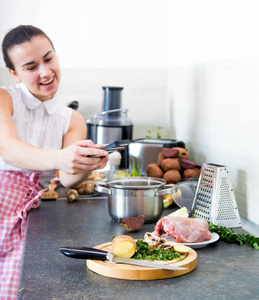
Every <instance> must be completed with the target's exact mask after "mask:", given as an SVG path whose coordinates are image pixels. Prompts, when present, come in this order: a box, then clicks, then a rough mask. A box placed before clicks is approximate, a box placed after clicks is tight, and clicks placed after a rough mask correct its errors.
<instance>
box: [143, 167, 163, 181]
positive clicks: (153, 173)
mask: <svg viewBox="0 0 259 300" xmlns="http://www.w3.org/2000/svg"><path fill="white" fill-rule="evenodd" d="M146 174H147V176H149V177H157V178H162V177H163V174H164V172H163V171H162V170H161V168H160V167H159V166H158V165H157V164H155V163H153V164H148V165H147V167H146Z"/></svg>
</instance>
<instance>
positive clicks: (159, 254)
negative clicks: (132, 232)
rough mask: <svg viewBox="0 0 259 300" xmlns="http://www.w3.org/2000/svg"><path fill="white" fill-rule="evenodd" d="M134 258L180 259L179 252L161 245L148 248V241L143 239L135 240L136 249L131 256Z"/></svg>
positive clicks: (152, 259)
mask: <svg viewBox="0 0 259 300" xmlns="http://www.w3.org/2000/svg"><path fill="white" fill-rule="evenodd" d="M132 258H134V259H139V260H142V259H144V260H151V261H154V260H160V261H166V260H173V259H179V260H181V259H180V253H178V252H175V251H174V250H171V249H166V250H165V249H164V248H163V247H162V248H161V249H158V248H156V247H155V248H154V249H149V248H148V243H146V242H143V240H137V251H136V253H135V254H134V256H133V257H132Z"/></svg>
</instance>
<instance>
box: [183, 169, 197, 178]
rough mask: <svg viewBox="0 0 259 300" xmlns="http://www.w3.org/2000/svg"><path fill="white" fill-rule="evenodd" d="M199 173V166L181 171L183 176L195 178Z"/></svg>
mask: <svg viewBox="0 0 259 300" xmlns="http://www.w3.org/2000/svg"><path fill="white" fill-rule="evenodd" d="M200 173H201V170H200V168H193V169H186V170H184V171H183V178H196V177H199V176H200Z"/></svg>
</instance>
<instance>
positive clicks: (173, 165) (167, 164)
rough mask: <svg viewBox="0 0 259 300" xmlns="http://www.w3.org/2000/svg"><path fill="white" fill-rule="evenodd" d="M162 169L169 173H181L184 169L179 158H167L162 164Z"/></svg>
mask: <svg viewBox="0 0 259 300" xmlns="http://www.w3.org/2000/svg"><path fill="white" fill-rule="evenodd" d="M161 168H162V169H163V171H164V172H167V171H169V170H177V171H181V170H182V167H181V165H180V162H179V158H166V159H164V160H163V161H162V163H161Z"/></svg>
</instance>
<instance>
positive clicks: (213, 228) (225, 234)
mask: <svg viewBox="0 0 259 300" xmlns="http://www.w3.org/2000/svg"><path fill="white" fill-rule="evenodd" d="M208 223H209V230H210V232H216V233H218V234H219V236H220V238H221V239H222V240H223V241H225V242H228V243H239V245H240V246H243V245H244V244H245V243H246V244H249V245H250V246H252V247H254V248H255V250H259V238H257V237H254V236H253V235H249V234H241V233H236V232H235V231H234V230H233V229H229V228H226V227H223V226H217V225H214V224H213V223H210V222H208Z"/></svg>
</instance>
